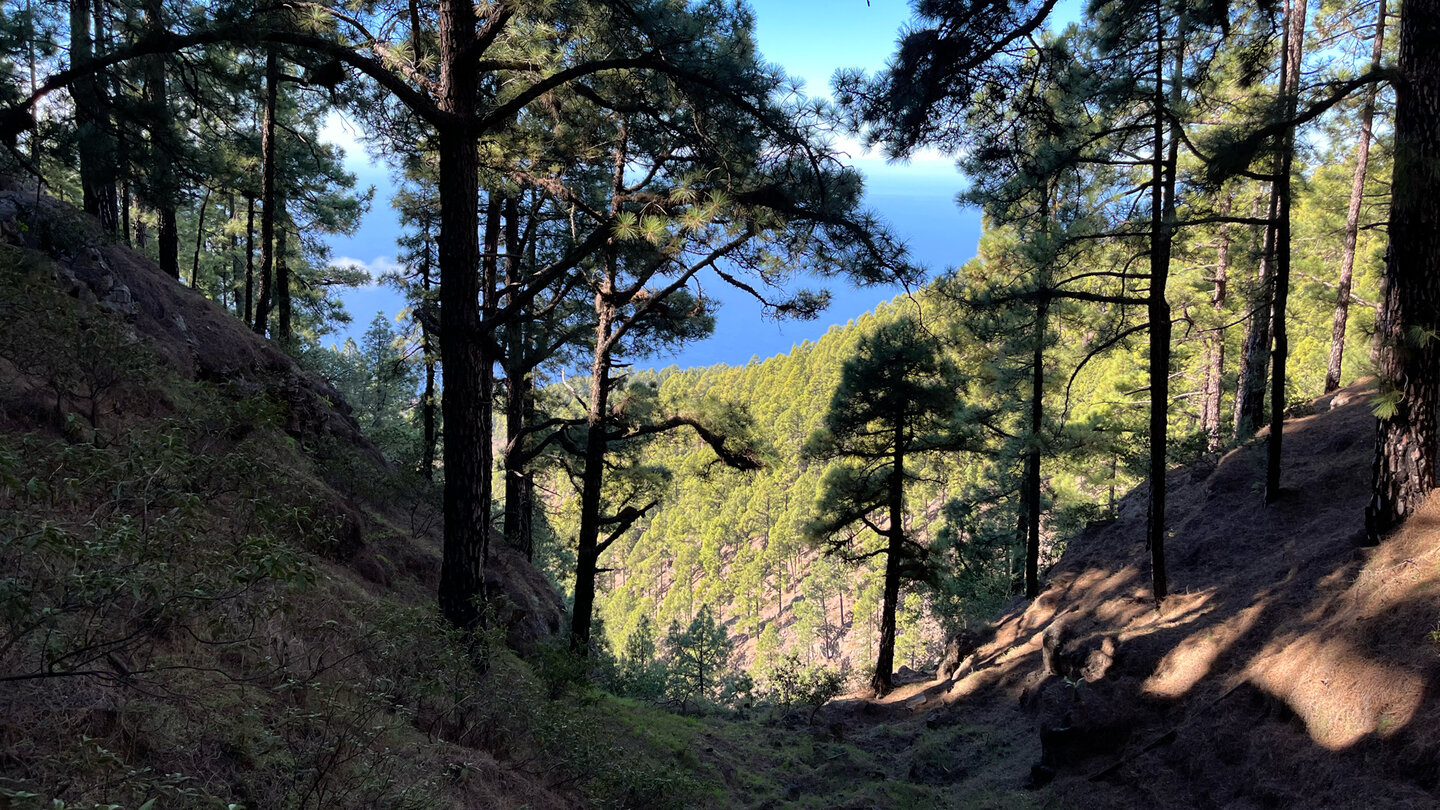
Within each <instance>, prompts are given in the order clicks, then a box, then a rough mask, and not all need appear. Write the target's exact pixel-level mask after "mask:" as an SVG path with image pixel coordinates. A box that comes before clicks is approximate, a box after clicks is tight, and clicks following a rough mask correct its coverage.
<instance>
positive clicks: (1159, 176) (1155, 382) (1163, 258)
mask: <svg viewBox="0 0 1440 810" xmlns="http://www.w3.org/2000/svg"><path fill="white" fill-rule="evenodd" d="M1180 28H1181V31H1180V36H1179V37H1178V38H1177V41H1178V42H1183V41H1184V25H1183V24H1182V25H1181V26H1180ZM1164 38H1165V26H1164V18H1163V7H1162V5H1161V4H1160V3H1159V2H1157V3H1156V6H1155V46H1156V60H1155V101H1154V104H1155V111H1154V112H1155V120H1154V124H1153V134H1152V137H1153V143H1152V149H1153V150H1154V166H1153V169H1152V174H1151V183H1150V195H1151V196H1150V206H1151V208H1150V229H1151V230H1150V238H1151V247H1150V294H1149V296H1148V297H1147V300H1148V302H1147V311H1148V315H1149V319H1150V330H1149V331H1150V501H1149V516H1148V517H1149V519H1148V526H1147V529H1146V542H1145V544H1146V546H1147V547H1148V548H1149V550H1150V567H1151V582H1152V587H1153V590H1154V593H1155V599H1156V600H1157V601H1158V600H1161V599H1164V598H1165V596H1166V594H1167V593H1168V592H1169V583H1168V578H1167V576H1166V571H1165V477H1166V469H1165V467H1166V464H1165V457H1166V453H1167V439H1168V436H1167V434H1168V432H1169V422H1170V420H1169V410H1170V302H1169V300H1168V299H1166V297H1165V285H1166V282H1167V280H1168V279H1169V276H1170V243H1171V235H1172V229H1173V226H1174V221H1175V164H1176V149H1177V145H1178V139H1177V138H1176V137H1175V134H1174V133H1173V132H1172V133H1171V137H1170V145H1169V147H1168V149H1167V147H1166V144H1165V119H1166V116H1165V115H1164V114H1163V112H1164V110H1165V109H1166V107H1167V104H1166V92H1165V77H1164V68H1165V60H1164V55H1165V50H1164ZM1180 47H1181V46H1180V45H1179V44H1177V46H1176V57H1175V62H1176V71H1177V73H1176V77H1175V81H1176V84H1177V86H1178V83H1179V70H1180V66H1181V65H1182V64H1183V56H1182V52H1181V50H1180Z"/></svg>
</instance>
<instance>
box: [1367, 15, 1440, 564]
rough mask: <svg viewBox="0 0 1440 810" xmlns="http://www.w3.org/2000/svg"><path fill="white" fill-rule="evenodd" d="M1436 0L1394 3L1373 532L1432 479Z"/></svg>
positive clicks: (1436, 389)
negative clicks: (1390, 178) (1384, 403)
mask: <svg viewBox="0 0 1440 810" xmlns="http://www.w3.org/2000/svg"><path fill="white" fill-rule="evenodd" d="M1436 42H1440V0H1410V2H1407V3H1405V4H1403V5H1402V6H1401V7H1400V63H1399V71H1400V75H1401V80H1400V81H1397V82H1396V83H1395V179H1394V183H1393V186H1392V194H1393V196H1392V200H1391V205H1390V255H1389V259H1388V260H1387V261H1386V263H1385V281H1386V290H1385V298H1384V301H1383V309H1382V318H1381V323H1380V325H1381V328H1382V329H1383V330H1384V345H1383V348H1382V349H1381V364H1380V376H1381V382H1382V386H1383V389H1382V394H1381V396H1382V397H1385V398H1386V400H1388V401H1390V402H1393V407H1391V408H1389V409H1388V410H1391V411H1393V412H1390V413H1388V414H1387V415H1386V416H1385V417H1384V418H1381V419H1380V422H1379V430H1378V436H1377V438H1376V448H1375V466H1374V487H1373V496H1372V499H1371V502H1370V505H1369V506H1368V507H1367V508H1366V512H1365V526H1366V532H1367V535H1368V536H1369V537H1370V539H1371V541H1372V542H1378V541H1379V540H1380V539H1381V537H1382V536H1383V535H1385V534H1386V533H1388V532H1389V531H1391V530H1392V529H1394V528H1395V527H1396V525H1398V524H1399V523H1400V521H1402V520H1404V519H1405V518H1406V517H1408V516H1409V515H1410V514H1411V513H1413V512H1414V511H1415V510H1416V508H1418V507H1419V506H1420V503H1421V501H1422V500H1423V499H1424V498H1425V496H1426V495H1427V494H1428V493H1429V492H1430V490H1432V489H1433V488H1434V487H1435V475H1436V454H1437V452H1440V449H1437V442H1440V429H1437V425H1436V419H1437V407H1440V403H1437V399H1440V194H1436V189H1437V188H1440V49H1437V48H1436V47H1435V43H1436Z"/></svg>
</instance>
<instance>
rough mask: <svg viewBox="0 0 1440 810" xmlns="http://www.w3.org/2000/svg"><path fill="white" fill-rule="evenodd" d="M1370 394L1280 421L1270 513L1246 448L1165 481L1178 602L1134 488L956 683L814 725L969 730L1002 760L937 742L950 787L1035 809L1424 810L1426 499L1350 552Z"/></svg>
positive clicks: (1437, 770) (1432, 536) (1435, 587)
mask: <svg viewBox="0 0 1440 810" xmlns="http://www.w3.org/2000/svg"><path fill="white" fill-rule="evenodd" d="M1367 394H1368V389H1367V388H1366V387H1365V386H1363V385H1357V386H1354V387H1351V388H1349V389H1344V390H1342V391H1340V392H1338V393H1336V394H1335V395H1332V396H1327V397H1323V398H1321V399H1319V400H1317V401H1316V402H1315V403H1314V406H1313V408H1314V413H1313V414H1312V415H1309V416H1305V417H1303V418H1299V419H1292V420H1290V421H1288V422H1287V423H1286V442H1285V449H1286V458H1285V473H1284V479H1283V484H1284V487H1285V491H1284V494H1283V496H1282V497H1281V499H1280V500H1279V502H1277V503H1276V504H1274V505H1272V506H1269V507H1266V506H1265V505H1264V503H1263V499H1262V497H1261V491H1260V482H1261V481H1262V480H1263V477H1264V441H1263V435H1262V437H1261V438H1260V439H1257V440H1256V441H1255V442H1252V443H1250V444H1249V445H1247V446H1245V447H1241V448H1238V449H1236V450H1234V451H1232V452H1230V453H1228V454H1227V455H1225V456H1224V457H1223V458H1220V459H1209V460H1205V461H1202V462H1198V463H1196V464H1192V465H1190V466H1187V467H1184V468H1181V469H1177V470H1173V471H1172V474H1171V477H1170V492H1169V500H1170V510H1171V511H1170V521H1171V524H1170V525H1171V526H1172V527H1173V528H1172V534H1171V536H1170V538H1169V540H1168V541H1167V542H1168V544H1169V545H1168V557H1169V560H1170V577H1171V587H1172V589H1173V591H1174V593H1173V595H1172V596H1170V597H1169V598H1167V599H1166V600H1165V602H1164V604H1163V605H1162V606H1160V607H1159V608H1158V609H1157V607H1156V605H1155V603H1154V601H1153V600H1152V599H1151V598H1150V596H1149V566H1148V554H1147V552H1146V550H1145V548H1144V545H1143V538H1144V530H1145V500H1146V493H1145V492H1144V490H1143V488H1142V489H1141V490H1140V491H1136V492H1132V493H1131V494H1130V496H1129V497H1128V498H1126V499H1125V501H1124V502H1123V504H1122V507H1121V509H1120V512H1119V517H1118V519H1117V520H1115V521H1113V522H1111V523H1108V524H1104V525H1094V526H1091V527H1090V528H1089V529H1087V531H1085V532H1084V533H1083V534H1082V535H1081V536H1079V537H1076V538H1074V539H1072V540H1071V541H1070V543H1069V544H1068V546H1067V548H1066V551H1065V554H1064V556H1063V558H1062V559H1061V561H1060V562H1059V563H1058V564H1057V565H1056V566H1055V568H1054V569H1053V570H1051V571H1050V572H1049V575H1048V586H1047V587H1046V588H1045V590H1044V592H1043V593H1042V594H1041V596H1040V597H1039V598H1038V599H1036V600H1035V601H1034V603H1033V604H1027V603H1024V602H1017V603H1015V604H1013V605H1012V607H1011V609H1010V610H1009V611H1007V612H1006V613H1005V614H1003V615H1002V616H1001V617H1000V618H999V619H998V621H997V622H996V623H995V625H994V627H993V635H992V636H991V637H990V638H989V640H988V642H987V643H984V644H983V645H982V646H980V647H979V648H978V649H976V650H975V652H974V654H973V655H972V656H970V657H969V658H967V659H966V661H965V663H964V664H963V665H962V667H961V670H960V673H959V675H958V678H955V679H949V680H945V681H941V682H930V683H919V684H912V685H910V686H907V687H905V688H902V689H901V690H899V691H897V692H896V693H895V694H893V695H891V696H890V697H889V698H887V699H886V700H885V701H884V702H883V703H881V704H877V705H863V706H862V705H861V704H860V703H859V702H857V701H851V702H849V703H848V704H846V703H842V704H840V705H837V706H836V707H835V708H833V709H832V710H831V712H832V720H835V721H837V722H842V723H843V722H849V723H851V724H855V725H860V726H861V727H862V728H864V727H865V726H869V724H870V722H872V721H866V720H865V717H867V716H868V717H871V718H874V717H876V716H883V717H889V718H892V719H893V720H894V722H895V724H897V725H898V726H899V727H904V726H905V725H907V724H909V725H911V726H917V727H918V725H919V724H924V725H925V726H926V727H928V728H935V727H936V726H937V725H943V724H952V723H963V724H967V725H971V726H976V727H981V728H985V729H987V730H988V731H989V732H990V733H993V734H995V735H998V736H1000V737H1002V738H1004V739H1005V740H1006V741H1007V742H1008V745H1007V746H1006V753H1005V755H1004V756H996V757H991V758H988V759H987V758H985V757H979V758H978V759H977V756H976V755H975V753H974V752H973V751H959V750H957V751H953V752H952V753H953V754H954V757H955V762H956V763H959V764H960V765H964V764H965V763H966V762H967V760H968V766H967V767H968V768H969V769H970V772H969V774H968V775H967V777H966V779H965V781H964V782H962V785H963V787H962V790H963V791H964V792H967V793H974V794H983V793H985V792H986V791H999V790H1005V789H1008V788H1013V787H1014V786H1015V785H1016V784H1021V783H1024V784H1028V785H1030V786H1032V787H1033V788H1035V789H1036V790H1037V791H1038V793H1037V794H1036V795H1035V798H1036V799H1037V800H1039V801H1041V802H1042V803H1043V804H1046V805H1053V806H1061V807H1162V806H1163V807H1167V808H1191V807H1193V808H1222V807H1224V808H1228V807H1301V806H1303V807H1335V808H1340V807H1371V806H1382V807H1436V806H1440V695H1437V689H1436V687H1437V685H1440V598H1437V597H1440V500H1435V499H1432V501H1431V502H1430V503H1429V504H1427V506H1426V507H1425V508H1424V509H1423V510H1422V511H1421V512H1420V513H1419V514H1418V515H1417V516H1416V517H1414V518H1413V519H1412V520H1411V521H1410V522H1409V523H1408V524H1407V525H1406V526H1405V527H1404V529H1403V530H1402V531H1400V532H1399V533H1397V535H1396V536H1394V537H1392V538H1390V539H1388V540H1387V541H1386V542H1385V543H1383V544H1382V545H1381V546H1380V547H1379V548H1374V549H1362V548H1359V547H1358V546H1357V543H1358V541H1359V540H1361V539H1362V537H1363V533H1362V520H1363V509H1364V505H1365V502H1366V499H1367V493H1366V488H1367V486H1368V483H1369V478H1370V474H1369V469H1370V459H1371V453H1372V452H1373V450H1372V448H1373V444H1372V436H1373V424H1374V422H1373V417H1372V416H1371V414H1370V412H1369V408H1368V405H1367V404H1366V400H1367V399H1368V396H1367ZM1047 636H1048V638H1049V639H1050V640H1051V642H1052V643H1051V645H1050V646H1051V648H1052V650H1053V652H1052V653H1051V654H1049V655H1047V654H1046V652H1045V651H1044V649H1043V648H1044V647H1045V646H1046V644H1045V639H1046V637H1047ZM1047 658H1048V659H1049V660H1050V663H1049V664H1048V665H1047V663H1046V659H1047ZM859 733H861V734H865V733H867V732H865V731H863V730H862V731H860V732H859ZM887 733H888V734H890V735H892V736H893V734H894V729H891V730H890V731H888V732H887Z"/></svg>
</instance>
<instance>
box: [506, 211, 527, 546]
mask: <svg viewBox="0 0 1440 810" xmlns="http://www.w3.org/2000/svg"><path fill="white" fill-rule="evenodd" d="M504 207H505V282H506V286H507V287H508V288H509V289H511V290H519V289H520V283H521V278H520V274H521V261H520V257H521V255H522V253H523V248H522V246H521V244H520V204H519V198H518V197H516V196H514V195H507V196H506V198H505V203H504ZM518 315H519V313H512V316H511V318H510V319H509V320H508V321H507V322H506V324H505V360H504V368H505V459H504V465H505V473H504V474H505V520H504V534H505V542H506V543H507V544H508V545H509V546H510V547H511V548H513V549H515V550H517V551H519V552H520V553H521V554H524V555H525V559H527V560H528V559H533V558H534V556H535V544H534V538H533V536H532V534H531V529H530V516H531V510H532V509H533V497H534V479H533V478H532V477H531V475H530V469H529V459H528V458H527V456H526V452H527V449H528V446H529V442H527V441H526V440H525V433H524V431H525V429H526V428H527V427H528V426H529V425H530V424H531V422H532V421H533V418H534V410H535V405H534V391H533V386H534V379H533V378H532V377H531V376H530V362H531V361H530V356H529V354H530V353H529V347H528V346H527V345H526V340H525V325H524V322H523V321H522V319H521V318H520V317H518Z"/></svg>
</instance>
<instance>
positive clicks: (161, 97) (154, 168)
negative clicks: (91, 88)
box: [145, 0, 180, 280]
mask: <svg viewBox="0 0 1440 810" xmlns="http://www.w3.org/2000/svg"><path fill="white" fill-rule="evenodd" d="M163 15H164V7H163V5H162V3H161V2H160V0H149V1H148V2H147V3H146V4H145V25H146V27H147V28H149V29H150V30H151V31H163V30H165V21H164V16H163ZM145 91H146V98H147V100H148V101H149V102H150V109H151V115H152V116H154V117H153V119H152V120H151V121H150V142H151V149H152V153H151V156H150V157H151V163H152V165H151V167H150V172H151V174H150V196H151V200H150V204H151V205H153V206H154V207H155V215H156V219H157V227H156V229H155V246H156V249H157V253H158V256H159V260H160V269H161V270H163V271H165V273H166V274H167V275H169V276H170V277H171V278H174V279H176V280H179V278H180V226H179V223H178V222H177V217H176V213H175V202H176V198H177V197H178V196H179V195H180V181H179V178H178V176H177V175H176V172H175V161H176V160H177V159H178V158H179V155H178V154H177V152H178V147H177V144H176V142H175V141H176V139H175V132H174V122H173V121H172V118H171V116H172V115H173V113H172V112H171V110H170V91H169V88H168V86H167V82H166V77H165V57H164V56H162V55H160V54H156V55H154V56H150V57H148V58H147V59H146V62H145Z"/></svg>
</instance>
